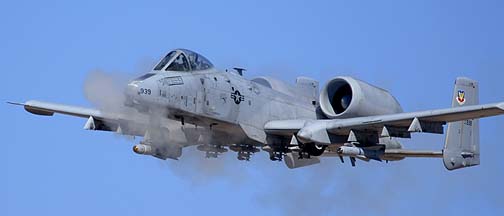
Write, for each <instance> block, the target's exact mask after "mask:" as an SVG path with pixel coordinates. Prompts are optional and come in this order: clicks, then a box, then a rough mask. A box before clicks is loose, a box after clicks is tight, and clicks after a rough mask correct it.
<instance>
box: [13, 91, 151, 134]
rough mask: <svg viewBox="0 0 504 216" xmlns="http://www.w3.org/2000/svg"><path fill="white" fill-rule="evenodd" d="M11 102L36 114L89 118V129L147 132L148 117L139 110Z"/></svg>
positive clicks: (134, 132)
mask: <svg viewBox="0 0 504 216" xmlns="http://www.w3.org/2000/svg"><path fill="white" fill-rule="evenodd" d="M8 103H9V104H13V105H18V106H23V107H24V109H25V110H26V111H28V112H30V113H33V114H36V115H44V116H52V115H54V113H59V114H64V115H70V116H75V117H81V118H87V119H88V121H87V122H86V124H85V126H84V128H85V129H89V130H101V131H116V132H120V133H122V134H125V135H132V136H143V135H144V134H145V129H146V125H147V124H148V118H147V117H146V116H144V115H142V114H140V113H138V112H135V113H134V115H133V114H128V113H121V114H120V113H105V112H101V111H99V110H96V109H90V108H84V107H77V106H70V105H64V104H57V103H49V102H43V101H35V100H31V101H27V102H26V103H14V102H8Z"/></svg>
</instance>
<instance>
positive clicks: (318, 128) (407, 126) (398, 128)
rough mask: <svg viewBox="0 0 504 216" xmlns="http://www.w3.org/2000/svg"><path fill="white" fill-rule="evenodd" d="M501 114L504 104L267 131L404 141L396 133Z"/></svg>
mask: <svg viewBox="0 0 504 216" xmlns="http://www.w3.org/2000/svg"><path fill="white" fill-rule="evenodd" d="M501 114H504V102H501V103H493V104H484V105H472V106H464V107H455V108H447V109H437V110H427V111H420V112H409V113H398V114H389V115H379V116H370V117H357V118H348V119H331V120H276V121H270V122H268V123H267V124H266V125H265V126H264V128H265V130H266V132H267V133H269V134H274V135H289V134H290V135H292V134H294V133H298V135H301V136H302V137H304V138H308V139H311V140H312V141H320V143H324V142H326V141H327V140H317V137H316V136H313V135H315V134H317V133H320V132H324V131H327V132H329V133H331V134H334V135H344V136H348V134H349V132H350V131H351V130H359V129H366V130H367V131H369V130H372V131H375V132H378V133H382V132H383V129H384V128H386V129H387V131H388V132H389V133H391V134H390V136H393V137H394V136H395V137H404V136H403V135H402V134H401V133H394V132H404V133H406V134H409V133H410V132H427V133H442V131H439V127H440V126H441V127H442V125H444V124H446V123H449V122H457V121H463V120H469V119H478V118H483V117H490V116H496V115H501ZM414 121H415V122H418V123H419V124H420V126H421V127H420V128H414V127H411V126H412V125H413V123H414ZM311 134H312V135H311Z"/></svg>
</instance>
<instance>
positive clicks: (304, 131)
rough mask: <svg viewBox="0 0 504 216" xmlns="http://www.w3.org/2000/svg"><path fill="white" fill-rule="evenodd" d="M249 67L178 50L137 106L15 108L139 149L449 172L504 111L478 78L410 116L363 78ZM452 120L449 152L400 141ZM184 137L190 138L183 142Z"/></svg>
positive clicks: (139, 82)
mask: <svg viewBox="0 0 504 216" xmlns="http://www.w3.org/2000/svg"><path fill="white" fill-rule="evenodd" d="M243 71H244V69H241V68H234V69H231V70H218V69H216V68H215V67H214V66H213V65H212V63H210V61H208V60H207V59H206V58H205V57H203V56H202V55H200V54H198V53H196V52H193V51H189V50H186V49H176V50H173V51H171V52H169V53H168V54H167V55H166V56H164V57H163V58H162V59H161V60H160V61H159V63H158V64H157V65H155V67H154V68H153V69H152V70H151V71H149V72H148V73H146V74H145V75H143V76H141V77H138V78H136V79H134V80H132V81H131V82H130V83H129V84H128V85H127V86H126V88H125V93H124V94H125V98H126V99H125V101H124V104H117V106H125V107H128V109H130V110H134V112H130V111H128V112H110V111H107V110H97V109H89V108H83V107H77V106H69V105H63V104H56V103H48V102H42V101H33V100H31V101H28V102H26V103H12V104H15V105H22V106H24V108H25V109H26V110H27V111H28V112H30V113H33V114H37V115H46V116H51V115H53V114H54V113H59V114H64V115H71V116H77V117H82V118H86V119H87V121H86V123H85V125H84V128H85V129H88V130H101V131H114V132H117V133H120V134H124V135H133V136H142V137H143V140H142V141H141V142H140V143H139V144H137V145H135V146H134V147H133V151H134V152H136V153H138V154H143V155H151V156H154V157H157V158H160V159H168V158H169V159H177V158H179V157H181V155H182V148H183V147H187V146H193V145H197V149H198V150H200V151H203V152H205V153H206V157H209V158H213V157H218V156H219V155H220V154H222V153H224V152H227V151H228V149H229V150H231V151H234V152H237V155H238V156H237V158H238V159H239V160H249V159H250V157H251V155H252V154H254V153H256V152H259V151H261V150H263V151H266V152H268V153H269V156H270V159H271V160H273V161H282V160H284V161H285V163H286V165H287V166H288V167H289V168H297V167H303V166H308V165H313V164H317V163H319V162H320V159H321V158H322V157H339V158H340V159H341V161H342V162H344V158H349V160H350V163H351V165H352V166H355V163H356V160H357V159H359V160H362V161H370V160H376V161H387V162H388V161H397V160H402V159H404V158H406V157H429V158H442V159H443V162H444V165H445V167H446V168H447V169H448V170H454V169H458V168H464V167H469V166H475V165H479V163H480V150H479V124H478V119H479V118H483V117H489V116H495V115H500V114H503V113H504V102H501V103H494V104H485V105H479V101H478V100H479V99H478V83H477V82H476V81H474V80H471V79H468V78H457V79H456V81H455V90H454V96H453V98H452V107H451V108H446V109H437V110H427V111H421V112H403V110H402V108H401V106H400V105H399V103H398V101H397V100H396V99H395V98H394V97H393V96H392V95H391V94H390V93H389V92H388V91H386V90H384V89H382V88H379V87H376V86H373V85H371V84H368V83H366V82H364V81H361V80H359V79H356V78H353V77H346V76H340V77H335V78H333V79H330V80H329V81H328V82H327V83H326V84H325V86H323V87H322V89H321V92H320V94H319V83H318V82H317V81H316V80H313V79H310V78H306V77H298V78H297V79H296V83H295V85H288V84H286V83H283V82H281V81H279V80H275V79H272V78H269V77H258V78H254V79H251V80H248V79H245V78H244V77H243ZM173 122H176V124H177V125H178V126H177V128H178V129H175V130H174V129H173ZM444 125H447V126H446V141H445V144H444V148H443V149H442V150H441V151H413V150H405V149H403V148H402V145H401V144H400V142H399V141H398V138H411V134H412V133H435V134H443V133H444V129H445V127H444ZM170 127H172V128H170ZM176 133H179V134H183V139H181V140H180V139H179V140H176V139H174V138H173V137H174V135H175V134H176ZM177 137H179V136H177Z"/></svg>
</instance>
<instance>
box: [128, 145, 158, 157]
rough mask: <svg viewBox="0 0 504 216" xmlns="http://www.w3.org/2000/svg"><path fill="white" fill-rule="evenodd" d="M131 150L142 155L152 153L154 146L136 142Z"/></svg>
mask: <svg viewBox="0 0 504 216" xmlns="http://www.w3.org/2000/svg"><path fill="white" fill-rule="evenodd" d="M133 151H134V152H135V153H137V154H142V155H154V148H152V146H150V145H145V144H138V145H135V146H133Z"/></svg>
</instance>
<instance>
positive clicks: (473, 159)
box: [443, 77, 480, 170]
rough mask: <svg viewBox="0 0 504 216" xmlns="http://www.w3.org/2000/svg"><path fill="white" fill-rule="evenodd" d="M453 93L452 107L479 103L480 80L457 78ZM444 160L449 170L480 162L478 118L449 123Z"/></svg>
mask: <svg viewBox="0 0 504 216" xmlns="http://www.w3.org/2000/svg"><path fill="white" fill-rule="evenodd" d="M453 95H454V96H453V99H452V107H460V106H469V105H476V104H478V103H479V94H478V82H476V81H474V80H471V79H469V78H464V77H459V78H457V80H456V81H455V89H454V91H453ZM443 162H444V165H445V167H446V169H448V170H454V169H460V168H464V167H469V166H476V165H479V164H480V150H479V121H478V120H477V119H470V120H465V121H459V122H452V123H448V129H447V132H446V140H445V146H444V149H443Z"/></svg>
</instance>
